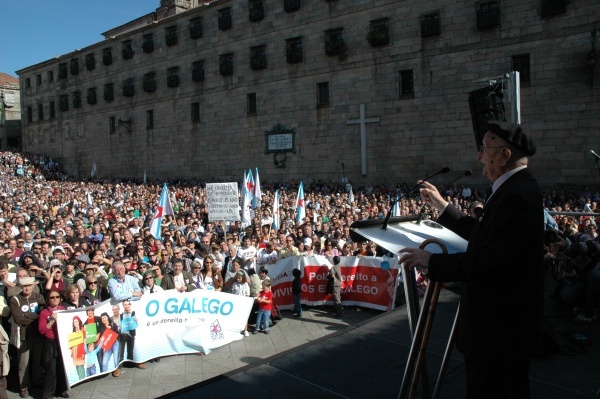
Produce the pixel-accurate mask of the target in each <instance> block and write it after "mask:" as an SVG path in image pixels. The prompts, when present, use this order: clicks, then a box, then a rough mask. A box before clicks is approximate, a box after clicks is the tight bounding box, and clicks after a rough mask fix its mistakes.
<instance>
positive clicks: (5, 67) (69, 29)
mask: <svg viewBox="0 0 600 399" xmlns="http://www.w3.org/2000/svg"><path fill="white" fill-rule="evenodd" d="M159 5H160V0H97V1H94V0H83V1H76V0H0V72H4V73H7V74H9V75H11V76H14V77H18V76H17V74H16V73H15V71H17V70H19V69H23V68H26V67H29V66H31V65H35V64H38V63H40V62H44V61H47V60H49V59H51V58H54V57H56V56H59V55H62V54H66V53H69V52H71V51H73V50H75V49H79V48H83V47H87V46H89V45H92V44H94V43H98V42H100V41H102V40H104V36H102V32H106V31H108V30H110V29H112V28H115V27H117V26H119V25H123V24H124V23H127V22H129V21H132V20H134V19H136V18H139V17H141V16H143V15H146V14H149V13H151V12H153V11H155V10H156V8H158V6H159Z"/></svg>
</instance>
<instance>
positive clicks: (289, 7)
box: [283, 0, 300, 12]
mask: <svg viewBox="0 0 600 399" xmlns="http://www.w3.org/2000/svg"><path fill="white" fill-rule="evenodd" d="M299 9H300V0H283V10H284V11H285V12H292V11H297V10H299Z"/></svg>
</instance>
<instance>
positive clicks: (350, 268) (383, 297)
mask: <svg viewBox="0 0 600 399" xmlns="http://www.w3.org/2000/svg"><path fill="white" fill-rule="evenodd" d="M340 259H341V262H340V265H341V270H342V304H343V305H358V306H363V307H367V308H373V309H378V310H391V309H392V307H393V303H394V299H395V298H394V295H395V292H396V285H397V279H398V271H399V269H398V265H397V263H398V261H397V260H395V259H392V258H387V257H383V258H375V257H370V256H365V257H355V256H342V257H340ZM331 266H332V264H331V262H330V260H329V258H328V257H325V256H320V255H317V256H292V257H289V258H285V259H283V260H280V261H278V262H277V263H276V264H274V265H271V266H269V276H270V278H271V288H272V290H273V301H274V302H275V303H276V304H277V305H278V306H279V307H280V308H281V309H291V308H293V306H294V301H293V297H292V280H293V276H292V269H294V268H297V269H300V270H301V271H302V303H303V304H305V305H310V306H315V305H324V304H332V303H333V297H332V296H331V295H326V294H325V288H326V287H327V274H328V273H329V269H330V268H331Z"/></svg>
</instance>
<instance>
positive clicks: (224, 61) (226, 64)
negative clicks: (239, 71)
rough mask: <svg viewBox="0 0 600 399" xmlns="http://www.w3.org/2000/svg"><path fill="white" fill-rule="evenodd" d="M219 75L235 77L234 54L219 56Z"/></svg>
mask: <svg viewBox="0 0 600 399" xmlns="http://www.w3.org/2000/svg"><path fill="white" fill-rule="evenodd" d="M219 73H220V74H221V75H222V76H229V75H233V54H232V53H229V54H223V55H220V56H219Z"/></svg>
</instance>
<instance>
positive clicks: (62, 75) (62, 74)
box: [58, 62, 67, 79]
mask: <svg viewBox="0 0 600 399" xmlns="http://www.w3.org/2000/svg"><path fill="white" fill-rule="evenodd" d="M58 78H59V79H66V78H67V63H66V62H61V63H60V64H58Z"/></svg>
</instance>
